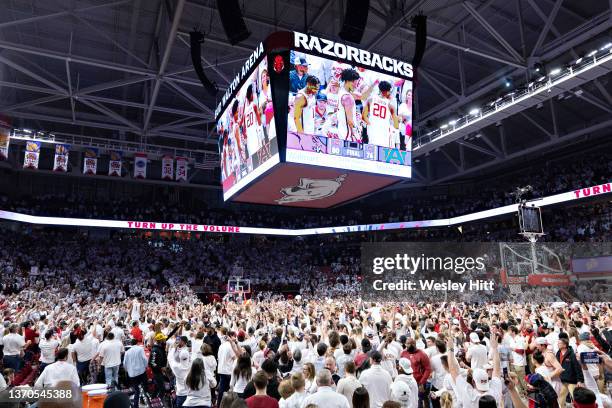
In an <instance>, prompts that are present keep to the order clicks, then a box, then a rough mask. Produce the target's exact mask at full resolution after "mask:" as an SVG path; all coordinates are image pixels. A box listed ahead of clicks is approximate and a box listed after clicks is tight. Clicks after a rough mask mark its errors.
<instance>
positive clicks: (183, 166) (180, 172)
mask: <svg viewBox="0 0 612 408" xmlns="http://www.w3.org/2000/svg"><path fill="white" fill-rule="evenodd" d="M175 177H176V178H175V180H176V181H187V159H186V158H184V157H177V158H176V175H175Z"/></svg>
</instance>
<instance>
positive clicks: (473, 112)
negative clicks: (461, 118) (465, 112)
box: [470, 108, 480, 116]
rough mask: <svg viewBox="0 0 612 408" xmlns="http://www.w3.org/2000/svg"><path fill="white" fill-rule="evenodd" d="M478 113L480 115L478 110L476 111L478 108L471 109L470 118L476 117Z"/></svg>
mask: <svg viewBox="0 0 612 408" xmlns="http://www.w3.org/2000/svg"><path fill="white" fill-rule="evenodd" d="M479 113H480V109H478V108H474V109H472V110H471V111H470V115H472V116H476V115H478V114H479Z"/></svg>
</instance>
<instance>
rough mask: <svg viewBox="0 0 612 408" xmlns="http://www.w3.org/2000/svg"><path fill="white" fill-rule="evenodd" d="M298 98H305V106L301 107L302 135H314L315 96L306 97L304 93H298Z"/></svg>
mask: <svg viewBox="0 0 612 408" xmlns="http://www.w3.org/2000/svg"><path fill="white" fill-rule="evenodd" d="M298 96H301V97H304V98H306V105H304V106H303V107H302V129H304V133H306V134H309V135H314V133H315V107H316V99H315V95H311V96H308V95H306V92H304V91H299V92H298Z"/></svg>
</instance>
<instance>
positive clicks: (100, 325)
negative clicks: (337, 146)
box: [0, 154, 612, 408]
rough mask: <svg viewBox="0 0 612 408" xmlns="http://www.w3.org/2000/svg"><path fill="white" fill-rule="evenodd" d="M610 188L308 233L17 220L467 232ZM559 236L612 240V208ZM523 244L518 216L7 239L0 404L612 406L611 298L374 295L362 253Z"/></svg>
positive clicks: (564, 219)
mask: <svg viewBox="0 0 612 408" xmlns="http://www.w3.org/2000/svg"><path fill="white" fill-rule="evenodd" d="M611 173H612V160H610V158H608V157H601V156H599V155H597V154H588V155H585V156H583V157H582V158H581V159H579V160H576V159H574V161H573V162H572V163H569V164H568V163H567V161H564V160H563V161H559V162H551V163H548V164H547V165H546V166H544V168H543V170H542V169H540V170H538V174H534V173H533V172H531V171H530V170H529V169H527V170H525V171H523V172H519V173H517V174H507V175H505V176H503V177H499V178H497V179H494V180H489V181H487V182H485V183H482V184H483V185H478V186H477V187H476V186H474V185H473V184H472V185H471V188H477V191H478V194H473V193H472V192H471V191H469V190H470V189H469V188H466V191H465V192H464V193H463V194H457V195H452V197H449V196H446V195H433V196H429V197H427V198H423V197H425V196H424V195H422V194H421V195H419V196H418V197H415V198H414V199H406V200H403V199H402V198H401V197H400V196H397V197H394V203H392V204H390V205H385V203H380V202H379V203H377V205H376V208H368V206H367V205H368V204H367V202H366V203H365V204H364V203H360V204H359V205H358V206H357V205H349V206H345V207H343V208H341V209H339V210H332V211H330V212H326V213H325V214H322V213H320V212H310V213H308V212H305V213H303V214H302V215H301V216H298V217H296V216H295V214H294V213H291V212H284V211H277V212H273V213H272V212H270V211H265V212H264V211H240V210H236V209H234V210H231V209H228V208H225V209H207V208H206V209H204V207H202V208H199V207H200V206H199V205H198V203H197V202H191V203H190V205H182V206H181V205H173V204H167V203H161V202H159V201H158V202H152V203H151V202H146V205H145V204H143V200H141V199H138V200H136V199H131V200H107V201H102V200H99V199H95V200H93V199H87V198H85V197H81V196H79V195H74V196H68V197H66V196H62V197H59V196H55V195H53V196H38V197H35V198H32V197H15V196H14V195H3V196H0V209H3V210H10V211H16V212H20V213H28V214H36V215H53V216H66V217H86V218H104V219H124V220H135V219H137V220H146V221H169V220H172V221H173V222H179V221H180V222H188V223H198V224H224V225H243V226H264V227H273V226H277V227H284V228H307V227H313V226H326V225H351V224H362V223H379V222H396V221H404V220H406V221H410V220H425V219H434V218H446V217H453V216H457V215H462V214H465V213H469V212H473V211H479V210H483V209H488V208H494V207H498V206H502V205H506V204H510V203H513V202H515V199H516V198H515V197H514V196H512V195H511V194H510V193H511V191H512V190H513V188H514V187H516V186H518V185H521V186H522V185H527V184H530V185H532V187H533V190H534V192H533V194H534V196H536V197H537V196H544V195H549V194H554V193H559V192H564V191H571V190H573V189H577V188H581V187H585V186H590V185H597V184H602V183H605V182H608V181H609V179H608V177H609V174H611ZM501 191H506V193H501ZM398 194H399V193H398ZM397 203H400V204H397ZM381 208H386V209H387V210H385V212H380V209H381ZM544 229H545V231H546V233H547V235H546V236H545V237H543V238H542V239H543V240H547V241H558V242H565V243H571V242H589V243H593V242H608V241H610V239H612V207H611V206H610V205H609V202H607V201H603V200H600V201H599V202H594V201H591V202H588V203H587V204H580V205H578V206H573V207H556V208H552V209H547V210H546V211H545V212H544ZM517 232H518V231H517V225H516V220H514V219H511V218H509V217H508V218H501V219H494V220H488V221H486V222H473V223H468V224H465V225H462V226H454V227H449V228H437V229H419V230H402V231H393V232H391V231H383V232H380V231H379V232H359V233H347V234H330V235H325V236H321V235H319V236H316V237H293V238H286V237H258V236H251V237H247V236H233V235H220V234H219V235H215V234H208V235H201V236H200V235H198V234H191V235H186V234H174V235H172V234H169V233H161V232H146V231H139V232H137V233H135V232H130V231H120V232H112V233H107V234H106V235H103V234H99V235H98V234H95V233H93V231H87V230H78V231H75V230H74V229H66V228H40V227H36V226H27V225H16V224H14V223H13V224H6V225H3V227H2V229H1V230H0V323H1V324H2V326H1V327H0V357H2V358H1V359H0V369H1V372H2V375H0V396H1V395H2V394H1V391H4V390H7V389H15V388H17V387H23V386H28V385H30V386H31V385H34V386H39V387H60V388H61V387H64V388H66V387H67V388H69V389H76V390H77V391H78V388H75V387H79V386H85V385H89V384H97V383H102V384H104V385H105V386H104V389H105V390H106V388H108V392H109V393H110V394H109V396H108V398H107V400H106V404H107V406H109V407H112V408H123V407H128V406H132V407H135V408H138V407H140V406H151V407H161V406H165V407H171V406H172V407H208V408H212V407H216V408H221V407H223V408H229V407H231V408H237V407H245V406H246V407H248V408H275V407H282V408H328V407H329V408H336V407H338V408H347V407H350V408H370V407H371V408H381V407H383V408H397V407H409V408H417V407H418V408H438V407H442V408H472V407H474V408H476V407H478V408H480V407H482V408H488V407H491V408H493V407H495V408H502V407H503V408H506V407H508V408H511V407H515V408H522V407H530V408H531V407H536V408H550V407H552V408H554V407H561V408H565V407H566V402H568V401H571V404H572V405H573V406H574V407H576V408H583V407H584V408H592V407H598V408H602V407H612V401H610V390H609V388H608V385H609V384H610V380H611V373H612V360H611V358H610V357H611V356H612V303H606V302H607V300H608V299H609V294H610V286H609V285H607V284H606V283H605V282H604V283H601V282H599V283H597V282H596V283H593V282H592V281H589V283H588V284H585V283H580V284H576V285H575V287H574V288H572V289H571V290H564V291H563V292H558V291H553V290H552V289H550V288H530V289H528V290H527V289H525V288H522V289H521V288H519V290H518V291H511V290H508V288H505V289H503V291H499V292H496V293H495V296H498V297H495V296H490V297H478V296H472V297H465V299H464V300H463V301H460V302H459V301H455V300H454V299H450V300H449V299H447V298H446V297H445V298H436V297H435V296H431V297H429V298H426V299H423V298H420V299H419V300H415V299H412V298H410V297H408V298H406V299H403V300H386V301H383V299H380V300H376V301H370V299H365V297H364V296H363V293H362V286H363V276H361V269H360V262H361V244H362V243H363V242H368V241H375V242H392V241H427V242H435V241H439V242H444V241H446V242H448V241H453V242H470V241H473V242H485V241H487V242H500V241H517V240H524V239H523V238H522V237H520V236H519V235H518V234H517ZM593 255H598V253H595V252H594V253H593ZM498 272H499V271H496V273H498ZM236 275H238V276H242V277H244V278H246V279H249V281H248V282H249V284H250V287H249V288H247V289H250V293H248V294H246V295H245V294H243V293H238V294H234V295H225V292H226V291H227V285H228V278H230V277H232V276H236ZM468 276H469V273H468ZM224 295H225V296H224ZM466 296H467V295H466ZM574 297H575V298H574ZM577 298H580V299H582V301H581V302H578V301H576V299H577ZM43 405H44V404H42V403H41V405H40V406H41V407H42V408H44V406H43ZM59 406H61V407H68V406H70V405H69V403H68V402H65V403H63V404H60V405H59Z"/></svg>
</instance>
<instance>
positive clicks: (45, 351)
mask: <svg viewBox="0 0 612 408" xmlns="http://www.w3.org/2000/svg"><path fill="white" fill-rule="evenodd" d="M54 334H55V333H54V332H53V331H52V330H49V331H47V332H46V333H45V338H44V339H42V340H41V341H40V343H39V344H38V347H39V348H40V360H39V361H40V362H41V363H42V364H45V365H48V364H52V363H54V362H55V352H56V351H57V348H58V347H59V345H60V342H59V341H58V340H57V339H56V338H55V335H54Z"/></svg>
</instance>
